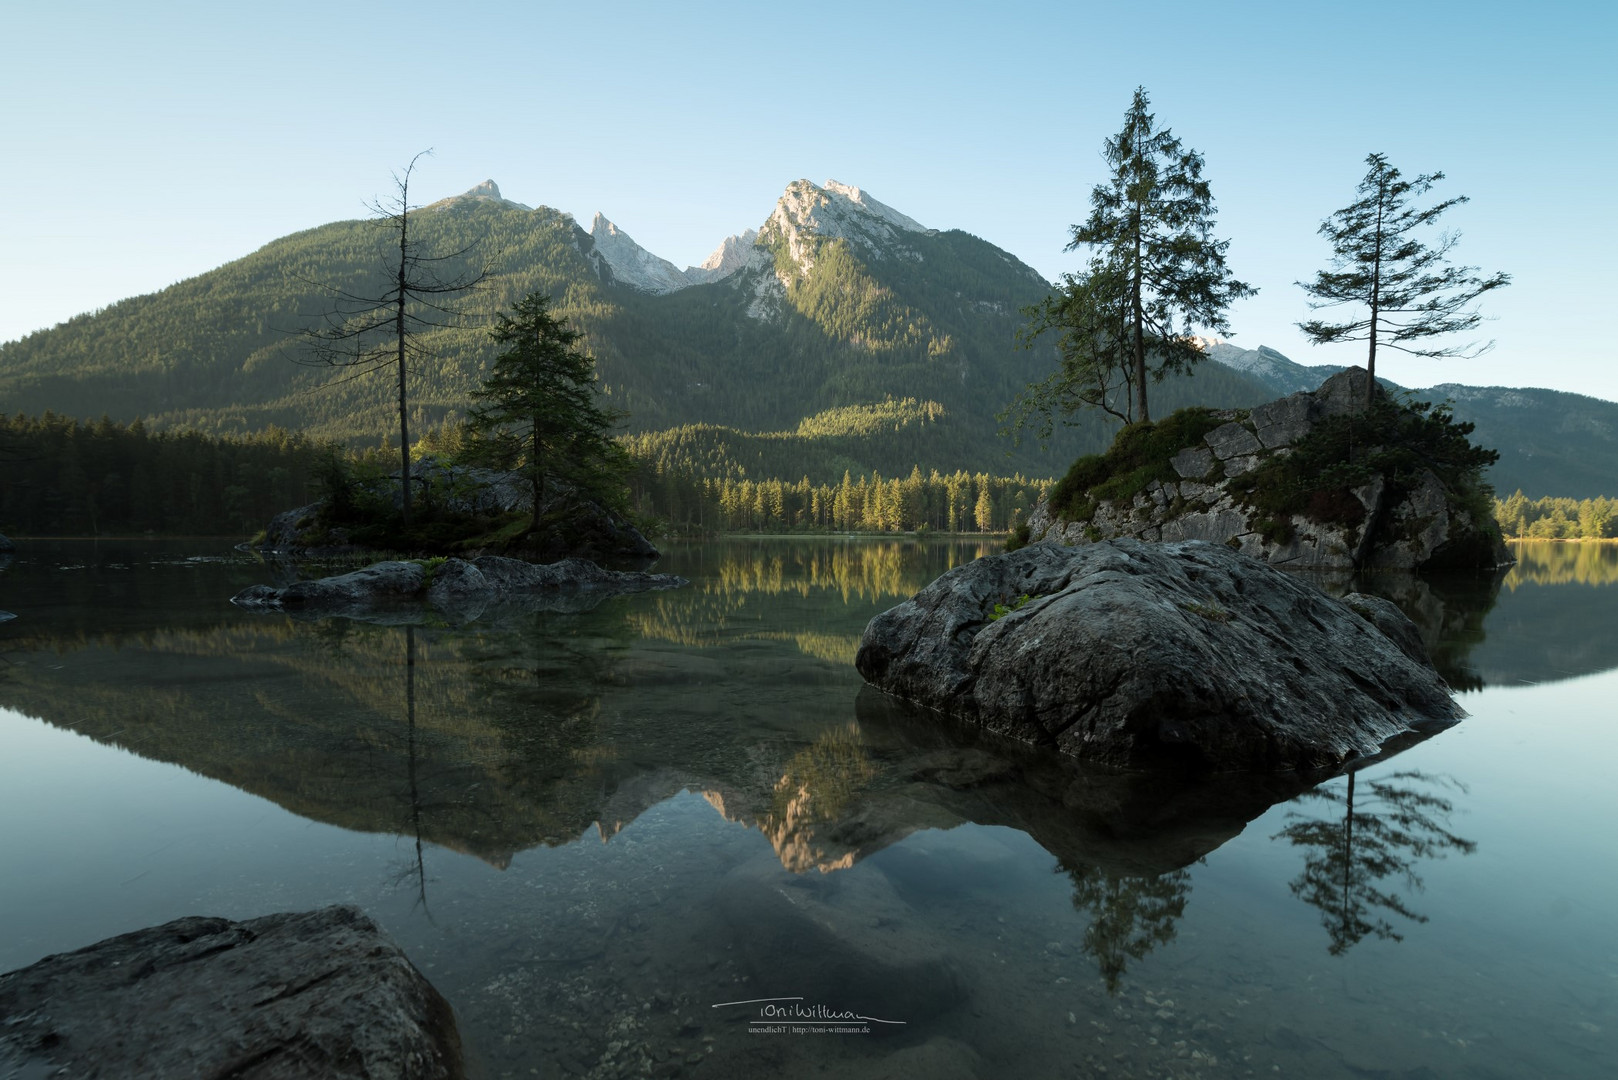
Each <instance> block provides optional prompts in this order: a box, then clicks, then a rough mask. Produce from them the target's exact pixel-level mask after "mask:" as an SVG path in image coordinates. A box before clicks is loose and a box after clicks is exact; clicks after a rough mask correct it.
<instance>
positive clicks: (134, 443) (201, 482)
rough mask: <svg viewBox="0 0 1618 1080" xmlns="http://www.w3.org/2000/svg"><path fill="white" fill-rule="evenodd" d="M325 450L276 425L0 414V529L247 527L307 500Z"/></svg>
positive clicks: (221, 530)
mask: <svg viewBox="0 0 1618 1080" xmlns="http://www.w3.org/2000/svg"><path fill="white" fill-rule="evenodd" d="M331 453H332V448H331V447H330V446H327V445H323V444H321V443H317V442H315V441H313V440H311V439H308V438H306V437H304V436H302V435H292V434H289V433H288V432H285V431H281V430H279V429H275V430H271V431H268V432H265V433H264V434H262V435H258V436H254V437H252V438H245V439H211V438H207V437H205V436H202V435H198V434H196V433H194V432H193V433H186V434H176V433H154V432H151V431H149V430H147V428H146V426H145V425H144V424H142V423H140V422H139V421H137V422H135V423H134V424H130V425H127V426H126V425H122V424H117V423H114V422H113V421H111V420H109V419H107V418H106V417H103V418H102V419H100V420H99V421H97V422H95V423H93V424H85V423H80V422H79V421H76V420H71V419H69V418H67V417H63V416H56V415H54V414H52V413H46V414H45V415H43V416H39V417H29V416H22V415H18V416H14V417H6V416H3V415H0V532H7V533H16V534H20V535H25V536H120V535H130V534H134V533H144V532H153V533H168V534H182V535H184V534H189V535H200V536H231V535H247V534H250V533H251V532H253V531H254V530H255V529H259V528H262V527H263V525H264V523H265V522H266V521H268V520H269V519H270V517H271V516H272V515H274V514H276V513H278V512H280V511H282V510H286V509H289V508H290V507H294V506H299V505H302V504H304V503H307V502H309V501H310V499H311V497H312V496H313V495H314V493H315V491H316V490H317V488H318V485H319V479H318V478H319V476H320V473H321V469H322V468H323V467H324V462H325V461H326V460H327V459H328V458H329V457H330V455H331Z"/></svg>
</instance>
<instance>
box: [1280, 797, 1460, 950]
mask: <svg viewBox="0 0 1618 1080" xmlns="http://www.w3.org/2000/svg"><path fill="white" fill-rule="evenodd" d="M1356 781H1357V775H1356V773H1353V772H1351V773H1349V774H1348V784H1347V786H1346V788H1345V789H1343V790H1338V789H1336V788H1333V787H1327V786H1325V785H1322V786H1321V787H1318V788H1315V789H1314V790H1312V791H1308V792H1305V793H1304V794H1302V795H1300V796H1298V798H1297V799H1296V800H1295V801H1296V802H1300V803H1301V802H1304V801H1306V800H1316V801H1318V802H1321V803H1324V804H1326V805H1327V808H1333V809H1335V808H1338V807H1340V808H1341V817H1337V816H1336V815H1335V813H1334V814H1333V816H1332V817H1328V818H1318V817H1309V816H1306V815H1304V814H1303V813H1301V812H1299V811H1292V812H1290V813H1288V814H1287V817H1288V818H1289V819H1291V824H1289V825H1287V827H1286V828H1284V829H1282V830H1281V831H1280V832H1279V833H1277V834H1276V835H1275V837H1274V838H1275V839H1277V840H1279V839H1281V838H1282V837H1285V838H1286V839H1287V841H1289V842H1290V843H1291V844H1292V845H1293V846H1295V847H1302V848H1305V849H1309V850H1310V854H1308V855H1306V857H1305V859H1304V869H1303V873H1302V874H1300V875H1299V876H1298V877H1297V878H1296V879H1295V880H1294V881H1293V882H1292V883H1291V888H1292V894H1293V895H1294V896H1296V897H1297V898H1298V899H1300V900H1302V901H1303V902H1304V903H1306V904H1309V905H1311V906H1313V907H1316V908H1319V909H1320V912H1321V915H1322V920H1321V921H1322V923H1323V924H1324V925H1325V927H1326V932H1327V934H1329V935H1330V936H1331V946H1330V949H1329V951H1330V952H1331V954H1332V955H1333V956H1339V955H1341V954H1343V953H1344V952H1347V951H1348V950H1349V949H1350V948H1352V947H1353V946H1354V945H1355V944H1357V943H1358V942H1359V941H1361V940H1362V939H1363V938H1365V937H1366V936H1367V935H1375V936H1376V937H1378V938H1382V939H1387V940H1393V941H1402V940H1404V938H1403V935H1401V934H1400V933H1399V932H1398V931H1396V930H1395V929H1394V928H1393V924H1392V923H1391V922H1390V921H1389V920H1388V918H1387V915H1388V914H1392V915H1398V916H1400V917H1402V918H1405V919H1409V920H1410V921H1411V922H1415V923H1424V922H1426V921H1427V916H1425V915H1422V914H1421V913H1419V912H1417V911H1415V910H1413V909H1412V908H1411V907H1410V906H1409V904H1407V903H1406V902H1405V900H1404V898H1403V897H1402V896H1400V895H1399V893H1398V892H1396V891H1394V890H1393V889H1392V888H1391V887H1389V886H1388V885H1385V884H1384V882H1386V881H1387V879H1389V878H1403V879H1404V886H1405V888H1406V889H1407V890H1411V891H1416V892H1419V891H1421V888H1422V881H1421V877H1420V875H1418V874H1417V873H1416V864H1417V863H1418V862H1419V861H1421V860H1423V859H1441V858H1443V857H1444V856H1446V855H1448V854H1449V853H1450V852H1451V851H1459V852H1460V853H1461V854H1463V855H1470V854H1472V852H1474V851H1476V850H1477V844H1476V843H1474V842H1473V841H1471V840H1466V839H1463V838H1462V837H1459V836H1457V835H1455V834H1454V833H1453V832H1450V831H1449V827H1448V826H1449V816H1450V814H1451V813H1453V812H1454V809H1455V807H1454V804H1453V803H1452V802H1450V800H1449V799H1447V798H1445V797H1444V796H1443V795H1442V794H1441V793H1440V792H1441V791H1442V790H1444V789H1449V790H1453V791H1459V792H1460V793H1461V794H1463V795H1464V794H1466V792H1467V789H1466V786H1465V785H1464V784H1462V783H1460V782H1459V781H1458V780H1455V779H1452V778H1450V777H1444V776H1434V775H1431V774H1428V773H1423V772H1419V771H1414V770H1412V771H1407V772H1396V773H1392V774H1390V775H1388V776H1385V777H1383V778H1381V779H1380V780H1371V781H1367V782H1366V783H1365V784H1363V785H1359V786H1358V787H1357V786H1356Z"/></svg>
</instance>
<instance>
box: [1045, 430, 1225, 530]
mask: <svg viewBox="0 0 1618 1080" xmlns="http://www.w3.org/2000/svg"><path fill="white" fill-rule="evenodd" d="M1231 419H1232V417H1231V414H1228V413H1221V412H1216V411H1214V410H1212V409H1205V408H1189V409H1179V410H1176V411H1175V412H1173V413H1171V414H1170V415H1169V416H1168V417H1167V418H1166V419H1164V420H1162V421H1160V422H1158V423H1155V424H1154V423H1140V424H1131V425H1130V426H1129V427H1126V428H1124V429H1123V430H1121V431H1120V432H1118V435H1117V437H1116V438H1115V439H1113V443H1112V446H1111V448H1109V449H1108V450H1107V452H1106V453H1104V454H1089V455H1086V456H1084V457H1081V458H1079V459H1078V460H1077V461H1075V462H1074V463H1073V464H1072V465H1071V466H1069V468H1068V470H1067V474H1066V475H1065V476H1063V477H1062V479H1061V480H1059V481H1057V483H1056V486H1055V487H1054V488H1052V489H1051V501H1050V507H1051V512H1052V513H1053V514H1055V515H1056V516H1058V517H1060V518H1062V519H1063V520H1065V521H1088V520H1090V518H1092V517H1094V516H1095V512H1096V508H1097V506H1098V505H1099V504H1100V503H1101V502H1103V501H1105V502H1128V501H1129V500H1131V499H1133V498H1134V497H1135V496H1136V495H1138V494H1139V493H1140V492H1142V491H1144V490H1146V488H1147V487H1149V486H1150V485H1151V484H1152V483H1153V482H1154V481H1163V482H1165V483H1167V482H1169V481H1172V480H1177V479H1179V475H1178V474H1177V473H1176V472H1175V471H1174V466H1173V465H1172V464H1171V463H1170V462H1171V460H1172V459H1173V457H1174V455H1175V454H1177V453H1179V452H1180V450H1182V449H1184V448H1185V447H1187V446H1196V445H1198V444H1200V443H1201V442H1202V437H1203V436H1204V435H1206V434H1207V433H1208V432H1210V431H1212V430H1213V429H1214V428H1216V427H1218V426H1220V425H1221V424H1225V423H1228V422H1229V421H1230V420H1231Z"/></svg>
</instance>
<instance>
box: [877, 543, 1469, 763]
mask: <svg viewBox="0 0 1618 1080" xmlns="http://www.w3.org/2000/svg"><path fill="white" fill-rule="evenodd" d="M1024 595H1026V596H1028V597H1030V599H1029V600H1028V601H1027V602H1026V603H1023V604H1022V605H1021V606H1020V607H1016V606H1015V605H1016V604H1017V603H1018V601H1019V599H1020V598H1021V597H1022V596H1024ZM996 604H999V605H1002V606H1004V607H1015V610H1011V611H1010V612H1009V613H1008V614H1005V615H1004V616H1003V617H1001V618H999V619H993V618H991V616H992V615H993V614H994V610H995V606H996ZM854 663H855V666H856V667H857V668H858V669H859V672H860V674H861V675H862V676H863V677H864V678H865V680H866V682H868V683H870V684H872V685H873V686H875V687H877V688H878V689H881V690H884V691H886V692H888V693H890V694H893V695H895V696H897V697H900V698H903V699H906V700H908V701H911V702H914V703H916V704H920V705H925V706H929V707H931V708H934V709H938V710H941V711H944V712H948V713H952V714H955V715H957V716H960V717H962V718H965V719H969V720H972V721H975V722H977V723H979V724H982V725H983V726H984V727H986V728H988V729H990V730H992V731H996V732H999V733H1001V734H1004V735H1008V736H1010V737H1012V738H1015V739H1018V740H1021V741H1023V742H1027V743H1033V744H1036V745H1045V746H1051V747H1054V748H1056V749H1058V750H1060V751H1062V752H1063V753H1066V754H1071V755H1073V756H1074V757H1077V758H1081V759H1083V760H1086V761H1091V762H1095V763H1097V764H1104V765H1112V766H1119V767H1126V768H1140V767H1151V766H1157V765H1162V764H1171V763H1181V762H1183V763H1186V764H1193V765H1197V766H1201V767H1209V768H1214V769H1221V770H1284V769H1312V768H1324V767H1330V766H1335V765H1339V764H1341V763H1342V762H1344V761H1347V760H1349V759H1352V758H1356V757H1362V756H1367V755H1371V754H1375V753H1377V752H1378V750H1379V749H1380V748H1381V746H1382V744H1383V743H1384V742H1386V741H1388V740H1389V739H1392V738H1395V737H1397V736H1400V735H1405V734H1408V733H1410V732H1412V731H1416V730H1422V729H1426V728H1429V727H1431V726H1442V725H1447V724H1449V723H1452V722H1454V721H1455V720H1458V719H1460V717H1462V716H1463V715H1465V714H1464V712H1463V711H1462V710H1461V708H1460V707H1459V706H1458V705H1456V704H1455V702H1454V700H1453V699H1452V698H1451V697H1450V694H1449V687H1448V686H1446V685H1445V683H1444V680H1443V679H1442V678H1441V677H1440V676H1439V675H1438V673H1437V672H1436V671H1435V670H1434V669H1433V667H1432V664H1431V662H1430V661H1429V660H1428V659H1427V656H1426V653H1425V651H1424V650H1423V649H1422V646H1421V641H1420V637H1419V635H1418V634H1417V633H1416V630H1415V627H1414V626H1413V625H1412V624H1411V623H1410V621H1409V620H1408V619H1406V618H1405V617H1404V615H1403V614H1402V613H1401V612H1400V611H1399V610H1398V608H1396V607H1395V606H1394V605H1393V604H1391V603H1389V602H1388V601H1386V600H1382V599H1380V598H1378V597H1372V596H1364V595H1361V594H1358V593H1355V594H1351V595H1349V596H1348V597H1345V598H1344V599H1343V600H1341V601H1338V600H1333V599H1331V598H1330V597H1328V596H1326V595H1325V594H1323V593H1321V592H1320V591H1319V590H1317V589H1315V588H1314V587H1313V586H1312V585H1310V584H1308V583H1307V582H1305V581H1300V580H1298V579H1296V578H1293V577H1291V576H1289V575H1288V574H1286V573H1285V572H1283V571H1281V570H1277V569H1275V568H1274V567H1271V566H1269V565H1267V564H1265V563H1263V562H1261V561H1259V560H1257V559H1254V558H1252V557H1249V556H1246V555H1242V554H1239V553H1237V552H1235V551H1232V550H1230V549H1229V548H1227V547H1225V546H1223V545H1218V544H1209V543H1206V542H1203V541H1182V542H1178V543H1167V544H1149V543H1143V542H1141V541H1136V540H1113V541H1104V542H1102V543H1098V544H1094V545H1086V546H1084V547H1064V546H1062V545H1059V544H1050V543H1044V544H1034V545H1031V546H1029V547H1025V548H1023V549H1021V550H1019V551H1016V552H1012V553H1010V554H1005V555H996V556H991V557H989V558H984V559H978V560H976V561H975V562H972V563H969V564H967V565H965V566H961V567H957V568H956V569H954V570H951V571H950V572H949V573H947V574H945V575H944V576H942V577H940V578H939V579H938V580H937V581H935V582H933V583H932V584H931V585H929V586H928V587H927V588H925V589H923V590H922V591H921V592H919V593H917V594H916V595H915V596H914V597H913V598H911V599H910V600H907V601H905V602H904V603H902V604H900V605H899V606H897V607H895V608H892V609H890V610H888V611H886V612H884V613H883V614H881V615H878V616H877V617H876V618H875V619H872V620H871V623H870V625H869V626H867V627H866V629H865V636H864V638H863V639H862V640H861V642H860V648H859V652H858V654H857V655H856V657H855V660H854Z"/></svg>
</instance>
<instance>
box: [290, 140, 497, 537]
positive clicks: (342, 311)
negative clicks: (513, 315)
mask: <svg viewBox="0 0 1618 1080" xmlns="http://www.w3.org/2000/svg"><path fill="white" fill-rule="evenodd" d="M430 153H432V151H431V150H423V151H422V152H421V153H420V154H417V155H416V156H415V157H413V158H411V159H410V164H409V165H407V166H405V169H404V172H403V173H402V174H395V176H394V178H393V181H394V186H395V187H396V188H397V190H398V195H397V197H396V198H394V199H390V200H387V201H382V200H379V201H377V202H376V203H374V204H372V206H371V209H372V211H373V212H374V213H375V215H376V221H377V223H378V224H379V225H381V226H382V227H383V228H386V229H388V230H390V231H392V232H393V233H394V234H395V240H396V243H390V244H389V245H388V249H387V250H388V253H387V254H386V255H384V256H383V260H382V261H383V275H382V277H381V278H380V279H379V280H378V282H377V284H376V285H375V286H374V287H371V288H365V289H360V290H350V289H344V288H341V287H338V286H335V285H329V284H328V285H325V286H324V287H325V288H326V290H327V291H328V292H329V293H330V294H331V295H332V297H333V298H334V301H333V304H332V307H331V308H330V310H328V311H327V312H325V314H324V316H323V319H322V324H321V325H320V326H318V327H314V328H311V329H308V330H306V331H305V332H304V333H305V335H306V336H307V337H308V339H309V341H310V343H311V348H310V349H309V351H308V352H307V353H306V354H305V355H303V356H301V357H299V361H300V362H301V363H307V364H315V365H324V366H328V367H335V368H344V369H350V370H351V373H352V374H353V375H355V376H358V375H362V374H366V373H368V372H371V371H388V372H390V373H391V374H392V375H393V376H394V386H395V389H396V391H397V396H398V412H399V462H400V473H399V477H400V479H399V483H400V486H401V487H402V489H403V492H402V495H401V499H400V508H401V511H402V517H403V521H404V524H405V525H406V526H408V525H409V524H410V507H411V486H412V485H411V477H410V398H409V391H408V385H409V374H410V368H411V365H412V364H415V365H417V367H418V368H419V367H420V365H421V364H422V363H423V362H424V361H426V360H427V359H429V358H430V357H429V354H428V350H427V349H425V348H424V347H423V346H422V343H421V336H422V335H423V334H424V333H426V332H428V331H430V330H433V329H436V328H439V327H445V326H459V325H463V324H464V323H465V322H466V321H467V319H468V318H469V315H468V313H467V312H466V311H464V310H462V309H461V308H459V307H458V306H456V298H457V297H459V296H461V295H462V294H465V293H467V292H470V291H472V290H475V289H476V288H477V287H478V286H479V285H481V284H482V283H483V280H484V278H486V277H487V276H488V272H489V271H488V268H487V267H483V268H481V269H474V270H469V271H463V272H461V273H457V274H452V275H450V276H447V277H446V276H444V275H443V273H442V268H443V267H445V266H446V265H450V264H454V263H457V262H461V261H462V260H464V259H465V258H466V256H467V255H468V253H469V252H470V251H471V250H472V247H473V246H475V245H471V246H468V247H465V248H462V249H460V250H459V251H451V252H444V253H438V254H434V253H430V252H428V251H425V250H423V248H422V246H421V243H420V241H419V240H417V239H416V238H415V237H413V236H412V235H411V232H410V211H412V210H415V209H419V208H418V207H413V206H411V205H410V175H411V173H413V172H414V171H415V169H416V162H418V161H420V160H421V159H422V157H423V156H424V155H426V154H430ZM463 265H464V264H463Z"/></svg>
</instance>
